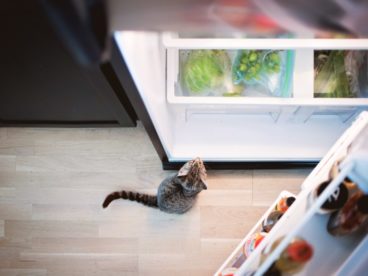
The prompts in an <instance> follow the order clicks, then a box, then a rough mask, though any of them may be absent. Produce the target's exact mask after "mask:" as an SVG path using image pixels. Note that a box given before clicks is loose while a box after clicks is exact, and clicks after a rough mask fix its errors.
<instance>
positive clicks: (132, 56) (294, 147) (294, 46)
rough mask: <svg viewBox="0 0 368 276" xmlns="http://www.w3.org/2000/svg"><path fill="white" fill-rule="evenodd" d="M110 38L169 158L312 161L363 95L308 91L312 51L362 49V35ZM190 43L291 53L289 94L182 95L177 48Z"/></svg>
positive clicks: (151, 34)
mask: <svg viewBox="0 0 368 276" xmlns="http://www.w3.org/2000/svg"><path fill="white" fill-rule="evenodd" d="M115 39H116V41H117V43H118V45H119V47H120V50H121V53H122V55H123V57H124V59H125V61H126V63H127V65H128V67H129V70H130V72H131V75H132V77H133V80H134V82H135V84H136V86H137V88H138V91H139V93H140V95H141V98H142V100H143V102H144V104H145V107H146V108H147V111H148V113H149V114H150V117H151V119H152V121H153V124H154V127H155V129H156V131H157V133H158V135H159V137H160V140H161V142H162V145H163V147H164V149H165V151H166V153H167V156H168V159H169V161H184V160H189V159H191V158H193V156H200V157H201V158H203V159H204V160H206V161H260V160H262V161H318V160H320V159H321V157H322V156H324V154H325V153H326V152H327V150H328V149H329V148H330V147H331V146H332V145H333V143H334V142H335V141H336V140H337V138H338V137H339V136H340V135H341V134H342V133H343V131H344V130H345V129H346V128H347V127H348V126H349V125H350V123H351V122H352V120H353V119H354V118H355V116H356V115H357V114H359V113H360V111H362V110H364V109H366V108H367V106H368V99H366V98H316V97H314V55H315V49H333V50H337V49H365V48H368V43H367V41H366V40H365V39H359V40H356V39H355V40H352V39H334V40H333V43H332V40H329V39H318V40H316V39H308V38H301V39H298V38H293V39H290V38H287V39H285V38H284V39H283V38H281V39H280V38H278V39H246V38H225V39H219V38H218V39H207V38H205V39H192V38H180V37H179V36H178V35H175V34H167V33H154V32H117V33H115ZM198 49H201V50H205V49H207V50H211V49H216V50H218V49H220V50H225V51H227V52H231V51H233V53H235V51H236V50H238V49H243V50H252V49H253V50H255V49H257V50H265V51H266V50H268V51H269V50H273V51H279V50H282V51H289V52H292V53H293V64H292V72H293V74H292V77H291V83H290V87H291V92H290V96H288V97H273V96H266V97H264V96H263V97H257V96H256V97H255V96H252V97H247V96H240V97H224V96H208V95H207V96H190V95H189V96H188V95H183V94H182V93H181V92H180V91H179V92H178V87H179V86H180V58H179V55H180V51H184V52H185V51H187V53H188V51H190V50H198ZM360 78H362V77H360ZM363 82H364V81H363ZM364 89H365V88H364Z"/></svg>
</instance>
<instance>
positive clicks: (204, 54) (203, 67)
mask: <svg viewBox="0 0 368 276" xmlns="http://www.w3.org/2000/svg"><path fill="white" fill-rule="evenodd" d="M229 64H230V59H229V57H228V55H227V53H226V52H225V51H224V50H193V51H191V52H190V53H189V56H188V58H187V60H186V62H185V64H184V68H183V81H184V85H185V86H186V87H187V89H188V90H189V92H192V93H196V94H200V93H202V92H204V91H206V90H208V89H214V88H216V87H218V86H220V85H221V84H222V83H223V81H224V77H225V74H226V71H227V70H228V68H227V67H229V66H230V65H229Z"/></svg>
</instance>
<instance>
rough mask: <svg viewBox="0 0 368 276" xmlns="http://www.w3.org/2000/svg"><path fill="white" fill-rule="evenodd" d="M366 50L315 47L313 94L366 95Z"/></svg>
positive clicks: (329, 96) (338, 96)
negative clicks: (318, 48) (316, 49)
mask: <svg viewBox="0 0 368 276" xmlns="http://www.w3.org/2000/svg"><path fill="white" fill-rule="evenodd" d="M367 58H368V52H367V51H342V50H336V51H329V50H323V51H316V52H315V59H314V62H315V68H314V74H315V77H314V96H315V97H325V98H362V97H367V96H368V67H367Z"/></svg>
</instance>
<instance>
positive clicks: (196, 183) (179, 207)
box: [102, 158, 207, 214]
mask: <svg viewBox="0 0 368 276" xmlns="http://www.w3.org/2000/svg"><path fill="white" fill-rule="evenodd" d="M206 177H207V174H206V169H205V167H204V165H203V162H202V160H201V159H200V158H196V159H194V160H191V161H188V162H187V163H185V164H184V165H183V167H181V169H180V170H179V172H178V173H176V174H174V175H172V176H169V177H167V178H165V179H164V180H163V181H162V182H161V184H160V186H159V187H158V190H157V195H148V194H141V193H137V192H132V191H124V190H123V191H120V192H113V193H111V194H109V195H108V196H107V197H106V199H105V201H104V202H103V204H102V207H103V208H106V207H107V206H109V204H110V203H111V202H112V201H113V200H115V199H119V198H122V199H129V200H132V201H137V202H140V203H142V204H144V205H146V206H149V207H156V208H159V209H160V210H161V211H164V212H167V213H177V214H182V213H185V212H186V211H188V210H189V209H190V208H191V207H192V206H193V204H194V202H195V199H196V196H197V194H198V193H200V192H201V191H202V190H206V189H207V186H206V184H205V180H206Z"/></svg>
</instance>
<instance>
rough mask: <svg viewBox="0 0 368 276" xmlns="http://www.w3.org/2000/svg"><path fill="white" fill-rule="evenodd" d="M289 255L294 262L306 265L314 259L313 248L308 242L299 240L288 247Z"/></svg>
mask: <svg viewBox="0 0 368 276" xmlns="http://www.w3.org/2000/svg"><path fill="white" fill-rule="evenodd" d="M287 254H288V256H289V258H290V259H292V260H293V261H295V262H301V263H305V262H307V261H309V260H310V259H311V258H312V256H313V248H312V247H311V246H310V245H309V244H308V243H307V242H306V241H303V240H298V241H295V242H293V243H292V244H290V245H289V246H288V248H287Z"/></svg>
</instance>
